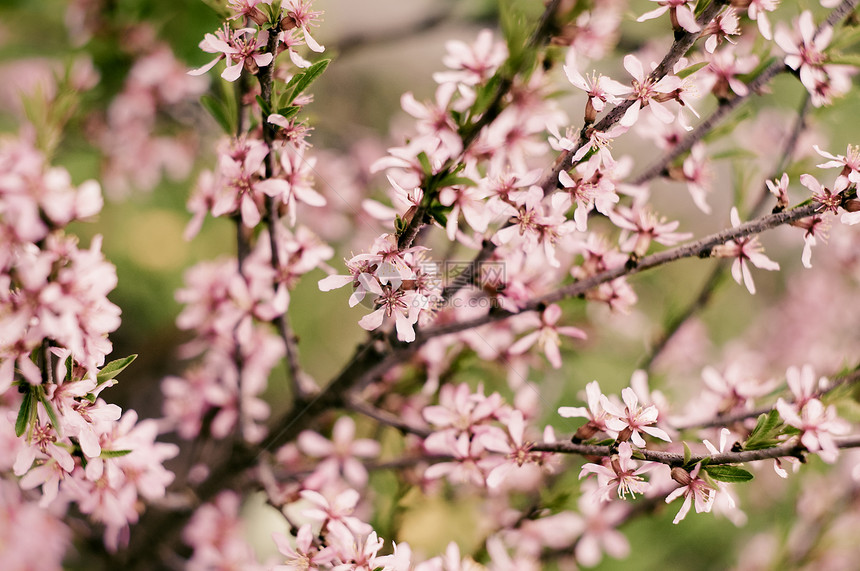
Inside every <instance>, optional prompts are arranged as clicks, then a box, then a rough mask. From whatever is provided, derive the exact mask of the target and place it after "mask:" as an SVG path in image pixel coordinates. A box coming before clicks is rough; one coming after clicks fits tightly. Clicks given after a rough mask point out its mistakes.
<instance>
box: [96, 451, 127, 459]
mask: <svg viewBox="0 0 860 571" xmlns="http://www.w3.org/2000/svg"><path fill="white" fill-rule="evenodd" d="M131 453H132V451H131V450H102V453H101V454H99V457H100V458H120V457H122V456H126V455H128V454H131Z"/></svg>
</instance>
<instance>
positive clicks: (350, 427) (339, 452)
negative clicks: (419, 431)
mask: <svg viewBox="0 0 860 571" xmlns="http://www.w3.org/2000/svg"><path fill="white" fill-rule="evenodd" d="M331 432H332V439H331V440H328V439H326V438H324V437H322V436H320V435H319V434H317V433H316V432H312V431H309V430H305V431H303V432H302V433H301V434H299V438H298V445H299V448H300V449H301V451H302V452H304V453H305V454H307V455H308V456H313V457H314V458H322V459H323V461H322V462H321V463H320V465H319V466H318V467H317V470H319V471H327V470H329V469H331V470H333V471H334V472H335V473H340V474H342V475H343V477H344V478H345V479H346V480H347V482H349V483H350V484H352V485H353V486H356V487H359V488H361V487H364V486H365V485H366V484H367V469H366V468H365V467H364V464H362V463H361V461H359V460H358V458H375V457H376V456H378V455H379V452H380V446H379V443H378V442H376V441H375V440H370V439H368V438H359V439H356V438H355V421H354V420H352V418H350V417H348V416H343V417H341V418H339V419H338V420H337V422H335V424H334V427H332V431H331Z"/></svg>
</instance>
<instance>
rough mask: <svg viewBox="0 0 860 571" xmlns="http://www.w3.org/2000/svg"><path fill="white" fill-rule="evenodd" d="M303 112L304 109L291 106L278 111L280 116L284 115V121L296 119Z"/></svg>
mask: <svg viewBox="0 0 860 571" xmlns="http://www.w3.org/2000/svg"><path fill="white" fill-rule="evenodd" d="M301 110H302V108H301V107H299V106H298V105H289V106H287V107H282V108H280V109H278V114H279V115H283V116H284V119H290V118H292V117H295V116H296V115H297V114H298V113H299V111H301Z"/></svg>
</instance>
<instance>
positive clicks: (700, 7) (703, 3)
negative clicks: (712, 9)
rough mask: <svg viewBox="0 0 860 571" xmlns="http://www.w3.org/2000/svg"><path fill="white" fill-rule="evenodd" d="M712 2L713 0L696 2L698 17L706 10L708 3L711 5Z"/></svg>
mask: <svg viewBox="0 0 860 571" xmlns="http://www.w3.org/2000/svg"><path fill="white" fill-rule="evenodd" d="M710 3H711V0H699V1H698V2H697V3H696V10H695V11H694V14H695V16H696V18H698V17H699V16H701V15H702V12H704V11H705V8H707V7H708V5H710Z"/></svg>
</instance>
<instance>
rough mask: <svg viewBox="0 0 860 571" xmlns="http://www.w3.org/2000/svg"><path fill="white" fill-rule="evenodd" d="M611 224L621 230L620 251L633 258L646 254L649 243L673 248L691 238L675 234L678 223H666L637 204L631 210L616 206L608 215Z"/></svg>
mask: <svg viewBox="0 0 860 571" xmlns="http://www.w3.org/2000/svg"><path fill="white" fill-rule="evenodd" d="M609 219H610V220H611V221H612V223H613V224H615V225H616V226H618V227H619V228H621V229H622V230H623V232H622V234H621V237H620V238H619V242H620V244H621V249H622V251H625V252H630V253H631V254H633V255H634V256H639V257H641V256H644V255H645V254H646V253H647V252H648V247H649V246H650V245H651V241H652V240H653V241H655V242H657V243H659V244H663V245H664V246H674V245H676V244H678V243H679V242H683V241H684V240H689V239H690V238H692V237H693V234H692V233H691V232H675V230H676V229H677V228H678V226H679V225H680V222H678V221H673V222H667V221H666V218H665V217H662V216H661V217H658V216H657V214H655V213H654V212H652V211H651V210H650V209H648V208H643V207H641V206H639V205H638V204H635V203H634V205H633V207H632V208H629V207H626V206H618V207H616V208H615V210H613V211H611V212H610V213H609Z"/></svg>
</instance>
